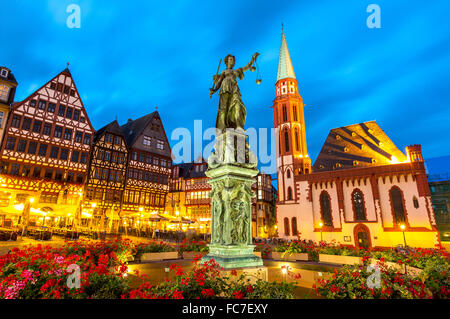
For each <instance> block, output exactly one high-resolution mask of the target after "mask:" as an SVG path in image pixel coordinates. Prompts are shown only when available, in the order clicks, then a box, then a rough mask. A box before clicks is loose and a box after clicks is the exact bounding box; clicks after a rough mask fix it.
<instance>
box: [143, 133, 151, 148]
mask: <svg viewBox="0 0 450 319" xmlns="http://www.w3.org/2000/svg"><path fill="white" fill-rule="evenodd" d="M151 143H152V138H151V137H150V136H146V135H144V139H143V140H142V144H144V145H146V146H150V144H151Z"/></svg>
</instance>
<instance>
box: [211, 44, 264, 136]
mask: <svg viewBox="0 0 450 319" xmlns="http://www.w3.org/2000/svg"><path fill="white" fill-rule="evenodd" d="M258 56H259V53H255V54H253V56H252V59H251V60H250V62H249V63H248V64H247V65H246V66H244V67H242V68H239V69H236V70H233V67H234V64H235V57H234V56H233V55H231V54H228V55H227V56H226V57H225V59H224V62H225V64H226V66H227V68H226V69H225V70H223V71H222V73H221V74H220V75H219V74H216V75H214V76H213V80H214V83H215V85H213V87H212V88H211V89H209V93H210V95H209V97H210V98H211V96H212V95H213V94H214V93H215V92H217V91H218V90H219V89H220V92H219V110H218V112H217V119H216V128H217V129H219V130H220V131H224V130H225V129H227V128H234V129H236V128H240V129H242V130H243V129H244V125H245V118H246V116H247V110H246V109H245V105H244V103H243V102H242V99H241V92H240V90H239V86H238V84H237V77H239V79H240V80H242V79H243V78H244V72H245V71H248V70H251V71H254V70H255V67H253V64H254V63H255V62H256V58H257V57H258ZM219 68H220V63H219Z"/></svg>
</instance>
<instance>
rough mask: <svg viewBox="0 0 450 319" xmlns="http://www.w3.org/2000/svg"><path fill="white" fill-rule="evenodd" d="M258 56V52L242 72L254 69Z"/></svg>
mask: <svg viewBox="0 0 450 319" xmlns="http://www.w3.org/2000/svg"><path fill="white" fill-rule="evenodd" d="M258 56H259V53H258V52H256V53H255V54H253V56H252V59H251V60H250V62H249V63H248V64H247V65H246V66H244V67H243V68H241V69H242V72H245V71H248V70H250V68H251V67H252V65H253V63H255V61H256V58H257V57H258Z"/></svg>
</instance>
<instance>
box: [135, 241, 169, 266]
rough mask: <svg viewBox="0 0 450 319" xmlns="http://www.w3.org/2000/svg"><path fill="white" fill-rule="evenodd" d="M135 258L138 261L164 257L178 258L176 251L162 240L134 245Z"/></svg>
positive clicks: (162, 258)
mask: <svg viewBox="0 0 450 319" xmlns="http://www.w3.org/2000/svg"><path fill="white" fill-rule="evenodd" d="M134 257H135V259H136V260H139V261H141V262H142V261H155V260H166V259H178V251H176V250H175V248H174V247H172V246H171V245H168V244H166V243H164V242H162V241H161V242H151V243H149V244H139V245H137V246H136V253H135V256H134Z"/></svg>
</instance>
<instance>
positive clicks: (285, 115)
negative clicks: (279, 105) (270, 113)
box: [283, 104, 287, 122]
mask: <svg viewBox="0 0 450 319" xmlns="http://www.w3.org/2000/svg"><path fill="white" fill-rule="evenodd" d="M283 121H284V122H287V109H286V104H283Z"/></svg>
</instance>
